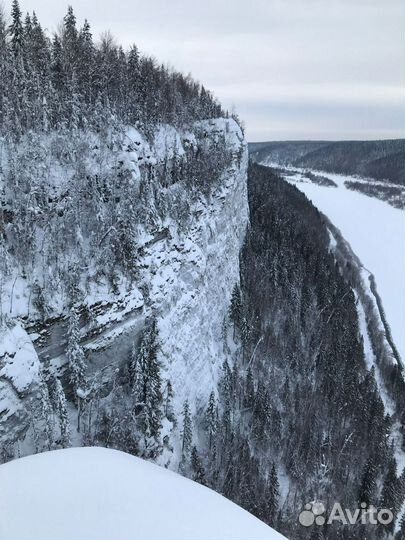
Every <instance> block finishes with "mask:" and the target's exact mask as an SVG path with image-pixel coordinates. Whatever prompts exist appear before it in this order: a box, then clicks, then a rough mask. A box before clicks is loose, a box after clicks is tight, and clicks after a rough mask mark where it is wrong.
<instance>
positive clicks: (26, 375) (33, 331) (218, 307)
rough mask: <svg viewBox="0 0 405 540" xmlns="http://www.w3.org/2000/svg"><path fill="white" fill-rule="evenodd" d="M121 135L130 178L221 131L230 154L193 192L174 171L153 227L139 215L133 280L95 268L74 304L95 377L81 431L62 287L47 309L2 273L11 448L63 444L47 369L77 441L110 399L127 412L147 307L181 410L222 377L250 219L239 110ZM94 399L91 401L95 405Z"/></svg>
mask: <svg viewBox="0 0 405 540" xmlns="http://www.w3.org/2000/svg"><path fill="white" fill-rule="evenodd" d="M122 140H123V142H122V143H121V150H120V152H119V155H118V158H119V159H118V161H119V166H120V167H121V168H122V169H123V170H125V172H126V174H129V176H130V177H131V178H132V181H133V183H136V182H140V178H141V166H143V167H145V163H146V162H147V167H148V170H149V171H151V170H152V171H153V170H154V169H158V168H159V167H160V168H162V166H163V164H167V162H168V160H169V161H170V160H174V159H181V160H183V161H185V160H187V159H188V160H190V155H192V154H191V153H190V152H189V151H188V150H189V148H190V146H191V147H192V148H194V155H197V156H198V152H199V146H201V145H205V147H206V148H207V145H208V147H212V148H213V149H215V147H216V145H217V143H218V141H220V142H221V144H222V145H223V144H224V143H225V150H226V151H227V152H228V153H229V156H230V159H229V161H228V162H227V166H226V167H225V168H224V170H223V171H222V173H221V176H220V179H219V181H217V182H215V183H214V184H213V186H212V189H211V190H210V191H209V192H208V191H207V192H205V194H204V193H202V192H194V193H192V194H191V192H190V191H189V192H187V193H186V192H185V191H184V190H183V189H181V188H180V187H179V186H178V185H176V182H173V181H172V182H171V185H170V186H169V187H167V189H166V192H167V193H169V195H170V197H166V199H165V200H166V201H167V200H169V201H170V205H171V207H170V208H168V209H167V212H166V213H165V212H162V211H161V210H160V214H159V219H157V220H155V222H154V224H153V227H151V226H147V224H142V223H138V224H137V229H136V234H137V256H136V278H135V279H132V280H131V283H130V284H129V283H128V281H127V280H125V279H124V278H123V277H120V275H119V276H118V278H117V279H116V284H115V287H114V288H113V290H112V289H111V287H109V286H107V285H106V284H105V283H104V282H103V281H102V280H98V281H97V280H96V279H92V278H91V277H90V278H89V277H88V276H87V286H86V290H85V292H83V294H82V295H81V296H80V303H78V304H77V310H78V312H79V333H80V345H81V347H83V349H84V352H85V355H86V364H87V375H88V379H89V388H88V392H87V394H86V396H84V398H83V401H84V402H86V403H87V405H86V406H87V412H86V416H85V420H84V422H85V424H86V428H83V425H82V427H81V429H80V432H79V431H78V430H77V429H76V416H77V409H76V405H75V403H74V401H75V400H74V399H73V396H72V394H71V389H70V385H69V376H68V369H67V368H68V363H67V357H66V347H67V339H68V338H67V334H68V321H67V313H68V306H67V305H66V300H65V297H64V295H63V294H60V292H59V291H58V290H55V294H54V295H53V296H52V294H51V295H50V294H49V292H48V296H50V297H49V298H48V305H49V306H53V308H52V309H49V311H48V316H47V317H46V319H45V320H43V319H41V318H40V317H39V316H38V313H37V311H36V309H35V307H32V301H31V296H32V285H31V284H30V283H29V280H28V279H27V278H25V277H24V278H21V276H18V275H17V274H15V276H14V275H13V276H11V277H10V276H9V281H8V283H9V284H10V283H12V280H14V281H15V283H16V284H17V286H16V288H15V290H16V291H17V293H15V291H11V287H10V285H9V286H7V281H6V286H5V287H4V289H3V295H2V299H3V313H4V312H8V313H10V312H11V314H12V316H8V318H7V320H5V319H4V322H3V331H2V334H1V338H0V346H1V348H0V384H1V388H2V393H1V400H0V409H1V411H0V415H1V416H0V442H1V446H2V448H3V458H4V459H9V458H10V457H13V456H16V455H17V454H18V455H21V454H28V453H32V452H35V451H36V450H41V449H45V447H55V445H58V444H59V442H60V441H59V437H60V428H59V427H58V426H59V421H58V420H57V418H56V416H57V415H55V411H53V412H50V413H49V412H48V413H47V412H45V415H48V417H50V418H51V424H52V426H53V428H54V434H53V435H52V436H51V439H52V440H48V439H47V440H45V439H46V437H45V435H44V433H45V432H46V430H47V429H48V431H49V428H47V427H46V425H45V424H47V423H48V424H49V421H47V422H46V421H45V419H44V407H45V409H46V406H47V405H46V402H47V399H46V394H47V390H44V388H45V387H46V386H47V385H45V383H44V379H45V378H46V377H49V376H51V377H52V378H55V377H56V378H57V379H58V380H60V381H61V382H62V386H63V388H64V390H65V394H66V396H67V399H68V406H67V413H68V415H69V417H70V443H71V444H73V445H81V444H83V442H84V439H85V438H86V437H87V438H91V437H92V436H93V435H94V429H95V428H94V422H96V419H97V420H99V417H98V416H97V415H99V414H100V409H103V407H104V408H107V409H108V410H109V411H110V412H111V411H112V414H113V415H115V416H117V415H118V416H120V415H125V414H126V413H125V411H126V410H127V406H126V405H125V403H124V402H125V397H124V398H122V399H121V398H120V397H119V396H120V391H119V388H120V386H121V385H122V384H123V380H124V379H125V371H126V365H127V362H128V354H129V353H130V351H131V349H132V348H133V347H134V346H135V348H136V346H137V344H138V341H139V335H140V333H141V331H142V329H143V327H144V323H145V319H147V318H149V317H151V316H153V317H155V319H156V322H157V327H158V330H159V347H158V358H159V361H160V364H161V368H162V390H163V391H164V387H165V384H167V381H170V382H171V384H172V387H173V393H174V396H173V403H172V406H173V409H174V411H175V413H176V414H178V415H179V414H181V410H182V407H183V403H184V401H185V400H188V401H189V403H190V408H191V411H193V410H197V409H201V408H202V407H205V405H206V401H207V399H208V396H209V394H210V392H211V391H212V390H213V389H214V388H215V387H216V386H217V384H218V378H219V367H220V365H221V364H222V360H221V359H220V357H221V353H222V347H223V344H222V338H221V327H222V322H223V319H224V317H225V315H226V313H227V310H228V307H229V301H230V296H231V291H232V287H233V286H234V284H235V283H236V282H237V281H238V280H239V250H240V247H241V244H242V241H243V238H244V234H245V230H246V226H247V222H248V203H247V187H246V177H247V146H246V143H245V141H244V138H243V135H242V132H241V130H240V128H239V127H238V126H237V124H236V123H235V122H234V121H233V120H228V119H218V120H210V121H204V122H199V123H198V124H196V125H195V126H194V128H193V129H192V130H191V131H189V132H187V133H186V132H179V131H176V130H175V129H174V128H171V127H169V126H164V127H163V128H160V130H159V131H158V132H157V133H156V135H155V139H154V141H153V142H152V143H147V142H146V141H145V140H144V138H143V137H142V136H141V134H140V133H139V132H137V131H136V130H135V129H133V128H127V129H126V132H125V137H124V138H123V139H122ZM206 155H207V154H206ZM115 158H116V156H115ZM60 172H61V171H60V170H59V173H60ZM163 174H164V173H163ZM190 181H192V179H190ZM209 181H210V179H209V178H207V182H209ZM186 197H187V215H186V216H185V218H184V220H183V221H185V222H186V225H184V223H183V224H182V225H181V224H180V223H179V219H177V218H176V217H173V215H175V216H179V215H181V212H180V211H176V212H173V207H174V206H176V205H177V206H181V205H182V204H183V203H184V199H185V198H186ZM82 243H83V242H82ZM81 283H83V276H82V277H81ZM13 296H14V298H13ZM7 302H8V304H7ZM11 303H13V304H14V306H13V307H10V305H11ZM11 338H12V339H11ZM34 372H35V373H34ZM28 379H29V380H28ZM21 380H23V381H24V388H22V385H21V384H20V382H21ZM48 387H49V384H48ZM117 389H118V391H117ZM50 392H51V393H52V391H50ZM44 395H45V405H44ZM121 397H122V396H121ZM51 398H52V396H51ZM93 398H94V400H93ZM50 401H52V399H51V400H50ZM89 402H90V405H89ZM117 402H120V403H121V404H120V405H117ZM89 406H90V408H91V407H93V409H92V411H90V412H89ZM96 409H97V413H96V412H94V411H95V410H96ZM48 420H49V418H48ZM169 432H172V433H173V434H174V435H173V437H172V439H173V444H174V445H176V442H175V441H176V435H175V432H176V429H175V427H174V426H173V425H171V424H170V423H168V422H166V424H165V423H164V426H163V435H164V434H165V433H166V434H167V433H169ZM48 435H49V434H48ZM48 438H49V437H48ZM172 450H173V447H171V450H170V452H172ZM174 454H176V451H174ZM168 460H169V461H170V456H166V457H165V462H167V461H168Z"/></svg>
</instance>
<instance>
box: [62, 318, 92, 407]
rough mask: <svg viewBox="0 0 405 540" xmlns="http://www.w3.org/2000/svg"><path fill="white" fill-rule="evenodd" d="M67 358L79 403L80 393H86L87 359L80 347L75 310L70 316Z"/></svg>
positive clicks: (73, 387)
mask: <svg viewBox="0 0 405 540" xmlns="http://www.w3.org/2000/svg"><path fill="white" fill-rule="evenodd" d="M66 356H67V359H68V362H69V379H70V383H71V385H72V389H73V392H74V396H75V401H76V402H78V400H79V399H80V397H79V396H78V391H80V390H81V391H85V389H86V384H87V381H86V357H85V354H84V350H83V347H82V346H81V345H80V328H79V317H78V314H77V312H76V310H75V308H71V310H70V315H69V321H68V333H67V349H66Z"/></svg>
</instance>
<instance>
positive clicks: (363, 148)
mask: <svg viewBox="0 0 405 540" xmlns="http://www.w3.org/2000/svg"><path fill="white" fill-rule="evenodd" d="M249 153H250V155H251V157H252V159H253V160H254V161H256V162H258V163H263V164H266V163H270V162H276V163H279V164H280V165H293V166H296V167H304V168H310V169H318V170H322V171H327V172H333V173H341V174H350V175H358V176H362V177H368V178H374V179H376V180H387V181H390V182H392V183H395V184H401V185H404V184H405V139H388V140H380V141H270V142H260V143H249Z"/></svg>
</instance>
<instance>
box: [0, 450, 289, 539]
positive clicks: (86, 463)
mask: <svg viewBox="0 0 405 540" xmlns="http://www.w3.org/2000/svg"><path fill="white" fill-rule="evenodd" d="M0 485H1V486H2V487H1V490H0V509H1V510H0V539H1V540H6V539H7V540H14V539H15V540H17V539H18V540H26V539H30V540H47V539H49V540H62V539H66V540H72V539H73V538H77V539H80V540H90V539H94V540H112V539H114V540H122V539H128V540H137V539H139V540H148V539H150V540H160V539H162V540H163V539H164V540H171V539H173V540H182V539H184V540H197V539H201V540H210V539H212V540H225V539H227V540H244V539H246V540H255V539H257V540H267V539H268V540H282V539H283V538H284V537H282V536H281V535H280V534H278V533H276V532H275V531H273V530H272V529H271V528H270V527H268V526H267V525H265V524H264V523H262V522H261V521H259V520H258V519H257V518H255V517H254V516H252V515H250V514H249V513H248V512H246V511H245V510H243V509H242V508H239V507H238V506H236V505H235V504H233V503H231V502H230V501H228V500H227V499H225V498H224V497H222V496H221V495H218V494H217V493H215V492H214V491H211V490H210V489H208V488H205V487H203V486H201V485H200V484H197V483H195V482H192V481H191V480H188V479H186V478H183V477H182V476H180V475H178V474H176V473H173V472H171V471H168V470H166V469H163V468H161V467H158V466H156V465H153V464H151V463H148V462H146V461H143V460H141V459H138V458H135V457H133V456H131V455H129V454H124V453H123V452H118V451H116V450H107V449H105V448H70V449H68V450H57V451H54V452H46V453H44V454H37V455H35V456H30V457H26V458H22V459H18V460H16V461H13V462H11V463H7V464H4V465H1V466H0Z"/></svg>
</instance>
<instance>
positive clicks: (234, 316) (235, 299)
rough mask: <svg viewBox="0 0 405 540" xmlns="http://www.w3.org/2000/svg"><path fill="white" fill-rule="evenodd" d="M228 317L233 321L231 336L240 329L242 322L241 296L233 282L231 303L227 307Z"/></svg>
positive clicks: (237, 286) (234, 335)
mask: <svg viewBox="0 0 405 540" xmlns="http://www.w3.org/2000/svg"><path fill="white" fill-rule="evenodd" d="M229 318H230V319H231V321H232V322H233V338H234V339H235V337H236V330H239V329H240V326H241V322H242V298H241V292H240V287H239V285H238V284H237V283H235V285H234V287H233V290H232V296H231V305H230V307H229Z"/></svg>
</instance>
